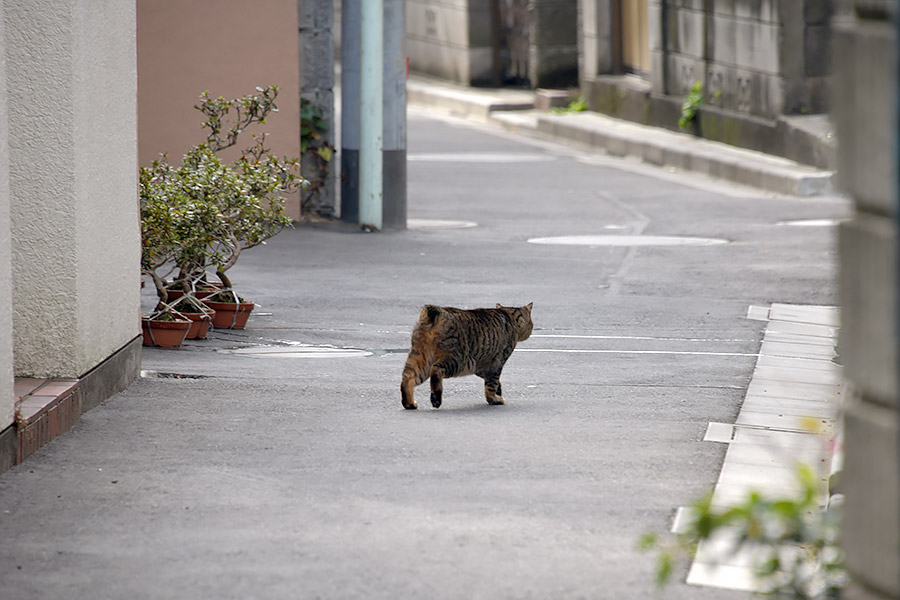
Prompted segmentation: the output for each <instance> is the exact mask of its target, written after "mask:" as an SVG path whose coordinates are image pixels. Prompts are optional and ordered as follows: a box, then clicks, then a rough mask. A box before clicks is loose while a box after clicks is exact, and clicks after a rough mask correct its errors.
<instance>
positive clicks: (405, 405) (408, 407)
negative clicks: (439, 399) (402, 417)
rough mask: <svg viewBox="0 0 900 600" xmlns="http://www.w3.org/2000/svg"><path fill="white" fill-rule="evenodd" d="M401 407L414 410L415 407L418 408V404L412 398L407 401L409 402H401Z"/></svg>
mask: <svg viewBox="0 0 900 600" xmlns="http://www.w3.org/2000/svg"><path fill="white" fill-rule="evenodd" d="M403 408H405V409H406V410H416V409H417V408H419V405H418V404H416V401H415V400H412V401H411V402H409V403H407V402H404V403H403Z"/></svg>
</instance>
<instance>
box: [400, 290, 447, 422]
mask: <svg viewBox="0 0 900 600" xmlns="http://www.w3.org/2000/svg"><path fill="white" fill-rule="evenodd" d="M440 312H441V309H440V308H439V307H437V306H431V305H428V306H425V307H424V308H422V310H421V311H420V312H419V320H418V322H417V323H416V326H415V327H414V328H413V333H412V339H411V340H410V341H411V348H410V350H409V356H407V358H406V364H405V365H404V366H403V377H402V379H401V381H400V400H401V402H402V403H403V408H406V409H410V410H412V409H414V408H417V406H418V405H417V404H416V400H415V398H414V391H415V388H416V386H417V385H419V384H420V383H422V382H424V381H425V380H426V379H428V378H429V377H431V369H432V368H433V367H434V352H433V349H432V348H430V342H429V339H428V338H429V337H430V334H428V333H427V332H428V331H430V330H431V328H432V327H433V326H434V324H435V322H436V321H437V318H438V316H439V314H440Z"/></svg>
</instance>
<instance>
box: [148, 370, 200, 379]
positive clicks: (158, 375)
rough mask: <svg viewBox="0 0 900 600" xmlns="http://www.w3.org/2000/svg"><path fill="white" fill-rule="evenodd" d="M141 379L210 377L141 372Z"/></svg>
mask: <svg viewBox="0 0 900 600" xmlns="http://www.w3.org/2000/svg"><path fill="white" fill-rule="evenodd" d="M141 377H143V378H145V379H146V378H149V377H157V378H159V379H209V378H210V377H212V375H190V374H188V373H161V372H158V371H141Z"/></svg>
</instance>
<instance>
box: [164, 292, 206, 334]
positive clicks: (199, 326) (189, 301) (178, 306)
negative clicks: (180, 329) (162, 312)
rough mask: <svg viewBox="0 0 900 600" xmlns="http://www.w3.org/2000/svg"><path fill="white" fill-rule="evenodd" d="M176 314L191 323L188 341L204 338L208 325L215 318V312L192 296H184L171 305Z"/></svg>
mask: <svg viewBox="0 0 900 600" xmlns="http://www.w3.org/2000/svg"><path fill="white" fill-rule="evenodd" d="M172 308H174V309H175V310H176V311H178V313H180V314H181V315H183V316H184V317H185V318H187V319H188V320H189V321H190V322H191V328H190V329H189V330H188V333H187V337H186V338H185V339H188V340H202V339H205V338H206V333H207V332H208V331H209V327H210V325H212V324H213V319H214V318H215V316H216V311H215V310H213V309H212V308H210V307H209V306H207V305H206V304H204V303H202V302H201V301H200V300H199V299H198V298H197V297H196V296H194V295H193V294H184V295H182V296H181V297H179V299H178V300H177V301H175V303H174V304H173V305H172Z"/></svg>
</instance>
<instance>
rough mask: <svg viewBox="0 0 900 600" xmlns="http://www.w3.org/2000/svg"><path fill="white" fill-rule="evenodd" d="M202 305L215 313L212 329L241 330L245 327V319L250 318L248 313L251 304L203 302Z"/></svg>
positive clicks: (250, 309)
mask: <svg viewBox="0 0 900 600" xmlns="http://www.w3.org/2000/svg"><path fill="white" fill-rule="evenodd" d="M203 303H204V304H205V305H207V306H208V307H210V308H211V309H213V310H214V311H216V314H215V316H214V317H213V322H212V323H213V327H216V328H218V329H243V328H244V327H245V326H246V325H247V319H249V318H250V311H252V310H253V307H254V304H253V303H252V302H241V303H240V304H237V303H234V302H211V301H210V300H204V301H203Z"/></svg>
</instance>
